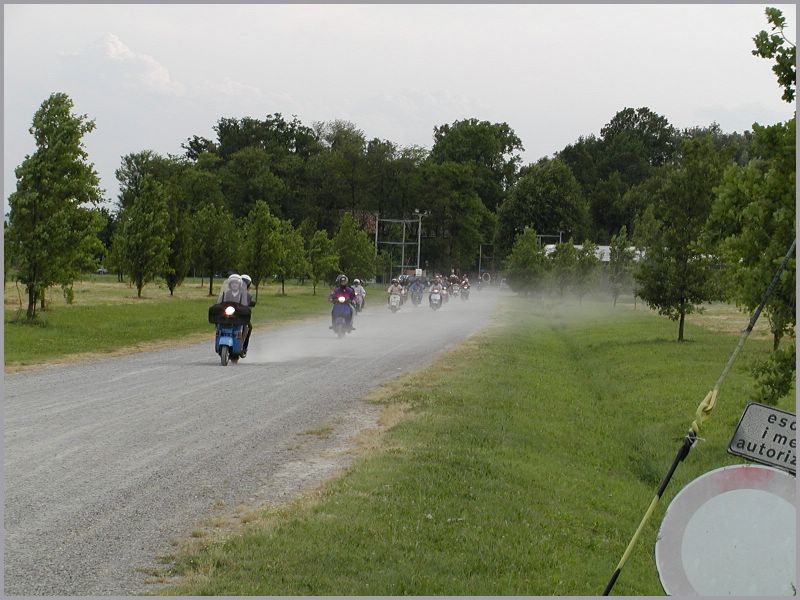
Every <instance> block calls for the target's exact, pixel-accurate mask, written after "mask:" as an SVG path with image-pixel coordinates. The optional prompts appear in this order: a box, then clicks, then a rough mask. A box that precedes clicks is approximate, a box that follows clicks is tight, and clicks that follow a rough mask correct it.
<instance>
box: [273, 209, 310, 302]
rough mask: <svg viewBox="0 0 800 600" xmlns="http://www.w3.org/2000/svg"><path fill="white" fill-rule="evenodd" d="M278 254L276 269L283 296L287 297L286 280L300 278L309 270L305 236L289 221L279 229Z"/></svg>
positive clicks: (282, 222) (282, 223) (283, 223)
mask: <svg viewBox="0 0 800 600" xmlns="http://www.w3.org/2000/svg"><path fill="white" fill-rule="evenodd" d="M278 240H279V243H278V246H277V248H278V252H277V254H276V257H275V259H276V260H275V268H276V270H277V273H278V277H280V280H281V295H283V296H285V295H286V280H287V279H289V278H292V277H299V276H301V275H303V274H305V273H307V272H308V270H309V265H308V260H307V259H306V252H305V244H304V242H303V236H302V235H300V232H299V231H297V230H296V229H295V228H294V227H292V224H291V223H290V222H289V221H281V222H280V225H279V227H278Z"/></svg>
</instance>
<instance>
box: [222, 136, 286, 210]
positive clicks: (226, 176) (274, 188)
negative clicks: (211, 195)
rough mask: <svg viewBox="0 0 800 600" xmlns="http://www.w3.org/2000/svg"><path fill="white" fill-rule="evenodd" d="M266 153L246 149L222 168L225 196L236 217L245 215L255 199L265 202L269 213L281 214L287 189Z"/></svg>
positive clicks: (235, 155) (232, 156)
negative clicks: (275, 172) (274, 171)
mask: <svg viewBox="0 0 800 600" xmlns="http://www.w3.org/2000/svg"><path fill="white" fill-rule="evenodd" d="M270 163H271V160H270V157H269V155H268V154H267V152H266V151H265V150H262V149H261V148H257V147H252V146H249V147H246V148H242V149H241V150H239V151H237V152H235V153H233V154H231V155H230V156H229V157H228V160H227V161H226V163H225V165H224V166H223V167H222V168H221V169H220V185H221V189H222V193H223V194H224V195H225V197H226V199H227V200H228V206H230V207H231V210H232V211H233V215H234V217H236V218H238V217H243V216H245V215H246V214H247V213H248V212H249V211H250V209H251V208H252V207H253V205H254V204H255V202H256V200H264V201H266V203H267V204H268V205H269V207H270V212H272V213H273V214H278V215H280V213H281V207H282V205H283V199H284V196H286V195H287V194H288V189H287V187H286V184H285V183H284V182H283V180H282V179H281V178H280V177H278V176H277V175H275V174H274V173H273V172H272V170H271V168H270Z"/></svg>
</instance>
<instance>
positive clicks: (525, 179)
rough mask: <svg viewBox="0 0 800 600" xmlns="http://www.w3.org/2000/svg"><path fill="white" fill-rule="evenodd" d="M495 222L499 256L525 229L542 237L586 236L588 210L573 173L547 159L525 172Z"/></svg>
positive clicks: (559, 163) (563, 165) (501, 207)
mask: <svg viewBox="0 0 800 600" xmlns="http://www.w3.org/2000/svg"><path fill="white" fill-rule="evenodd" d="M497 220H498V230H497V240H496V248H497V250H498V254H499V255H501V256H503V255H505V254H507V253H508V250H509V249H510V247H511V244H513V242H514V239H515V238H516V237H517V235H519V234H520V233H522V232H523V231H524V230H525V228H526V227H533V228H534V229H535V230H536V231H538V232H539V233H540V234H545V235H550V234H558V233H559V232H563V233H564V234H565V235H566V236H572V235H574V236H585V235H586V234H587V233H588V231H587V229H588V224H589V217H588V207H587V204H586V201H585V200H584V198H583V195H582V193H581V189H580V186H579V185H578V182H577V181H576V180H575V176H574V175H573V174H572V171H570V168H569V167H568V166H567V165H566V164H565V163H564V162H563V161H561V160H559V159H547V158H544V159H542V160H540V161H538V162H537V163H536V164H534V165H532V166H531V167H530V168H529V169H527V170H526V173H525V175H523V176H522V177H521V178H520V180H519V181H518V182H517V185H516V186H515V187H514V188H513V190H512V191H511V193H510V194H509V197H508V199H507V200H506V201H505V202H504V203H503V204H502V205H501V206H500V208H499V209H498V211H497Z"/></svg>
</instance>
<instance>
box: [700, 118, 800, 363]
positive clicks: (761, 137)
mask: <svg viewBox="0 0 800 600" xmlns="http://www.w3.org/2000/svg"><path fill="white" fill-rule="evenodd" d="M753 129H754V136H753V153H754V155H755V157H754V158H753V160H751V161H750V163H749V164H748V165H747V166H745V167H738V166H731V167H729V168H728V169H727V171H726V172H725V175H724V177H723V179H722V182H721V183H720V186H719V188H718V193H717V197H716V199H715V201H714V206H713V208H712V211H711V215H710V217H709V223H708V227H707V229H708V232H709V237H710V238H711V240H712V241H713V242H717V244H718V246H717V247H718V251H719V252H720V253H721V254H722V256H723V257H724V258H725V262H726V264H727V273H728V274H729V276H730V279H731V281H732V286H731V288H730V296H731V299H732V300H733V301H734V302H736V304H737V305H739V306H742V307H745V308H746V309H747V310H748V311H750V312H752V311H753V310H755V308H756V306H758V304H759V303H760V302H761V296H762V295H763V293H764V290H766V288H767V286H768V285H769V283H770V281H771V280H772V277H773V276H774V274H775V271H776V269H777V267H778V265H779V264H780V262H781V260H782V259H783V257H784V255H785V254H786V251H787V250H788V248H789V246H790V245H791V243H792V240H793V239H794V238H795V235H796V228H795V218H796V207H795V191H796V166H795V139H796V137H795V136H796V133H795V119H791V120H790V121H788V122H786V123H778V124H776V125H772V126H770V127H762V126H760V125H757V124H756V125H754V126H753ZM795 265H796V262H795V258H792V259H791V260H790V262H789V264H788V265H787V267H786V269H785V270H784V272H783V274H782V276H781V279H780V281H779V283H778V287H777V288H776V289H775V291H774V292H773V294H772V296H771V297H770V300H769V302H767V305H766V307H765V310H764V312H765V313H766V316H767V318H768V320H769V324H770V329H771V331H772V336H773V349H775V350H777V349H778V345H779V344H780V341H781V338H782V337H783V336H784V335H785V334H786V332H787V331H789V330H791V329H792V328H794V324H795V318H796V317H795V305H796V299H797V296H796V288H795V282H796V277H795Z"/></svg>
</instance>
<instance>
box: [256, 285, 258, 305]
mask: <svg viewBox="0 0 800 600" xmlns="http://www.w3.org/2000/svg"><path fill="white" fill-rule="evenodd" d="M256 302H258V286H256Z"/></svg>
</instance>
